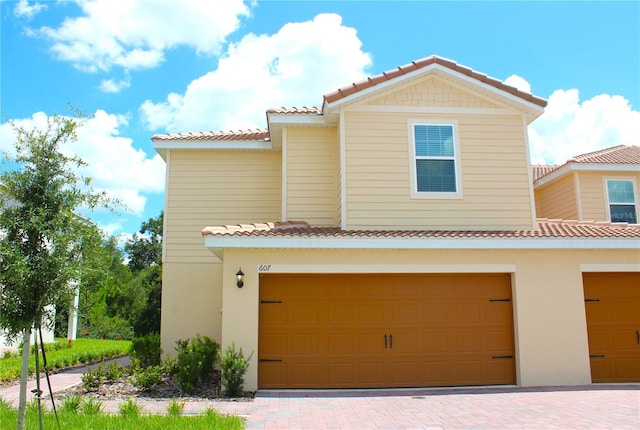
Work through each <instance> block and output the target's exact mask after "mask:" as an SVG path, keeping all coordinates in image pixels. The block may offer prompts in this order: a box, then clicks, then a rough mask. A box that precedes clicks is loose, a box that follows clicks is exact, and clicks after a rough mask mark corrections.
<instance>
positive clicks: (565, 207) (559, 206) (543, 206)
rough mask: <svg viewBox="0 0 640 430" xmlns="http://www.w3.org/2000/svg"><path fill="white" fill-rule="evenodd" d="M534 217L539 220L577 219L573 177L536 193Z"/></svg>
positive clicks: (565, 178)
mask: <svg viewBox="0 0 640 430" xmlns="http://www.w3.org/2000/svg"><path fill="white" fill-rule="evenodd" d="M536 194H537V196H536V215H537V216H538V217H540V218H559V219H578V204H577V201H576V189H575V184H574V176H573V175H567V176H565V177H563V178H562V179H560V180H558V181H554V182H553V183H550V184H549V185H547V186H545V187H543V188H540V189H539V190H537V191H536Z"/></svg>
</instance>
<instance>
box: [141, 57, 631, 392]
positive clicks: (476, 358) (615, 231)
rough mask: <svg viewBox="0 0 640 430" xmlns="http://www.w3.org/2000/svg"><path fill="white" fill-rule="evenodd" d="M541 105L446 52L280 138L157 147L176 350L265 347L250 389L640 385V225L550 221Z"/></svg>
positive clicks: (368, 85)
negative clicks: (181, 345) (536, 132)
mask: <svg viewBox="0 0 640 430" xmlns="http://www.w3.org/2000/svg"><path fill="white" fill-rule="evenodd" d="M545 105H546V101H545V100H543V99H541V98H538V97H536V96H533V95H531V94H528V93H525V92H522V91H519V90H517V89H515V88H513V87H510V86H508V85H505V84H503V83H502V82H501V81H499V80H496V79H494V78H491V77H488V76H486V75H483V74H481V73H478V72H476V71H473V70H471V69H469V68H467V67H464V66H461V65H459V64H457V63H455V62H453V61H450V60H446V59H443V58H441V57H435V56H433V57H428V58H425V59H422V60H419V61H416V62H413V63H411V64H408V65H405V66H402V67H399V68H397V69H394V70H391V71H389V72H386V73H383V74H381V75H377V76H374V77H372V78H369V79H368V80H366V81H363V82H359V83H354V84H352V85H350V86H348V87H345V88H342V89H340V90H338V91H336V92H333V93H330V94H327V95H325V96H324V100H323V104H322V107H321V108H280V109H271V110H268V111H267V125H268V129H267V130H256V131H246V132H244V131H239V132H229V133H223V132H198V133H184V134H183V133H180V134H166V135H155V136H153V137H152V140H153V142H154V144H155V147H156V149H157V151H158V152H159V153H160V154H161V155H162V157H163V158H164V159H165V161H166V165H167V175H166V177H167V179H166V203H165V212H164V214H165V218H164V219H165V227H164V232H165V235H164V244H163V246H164V250H163V270H164V272H163V290H162V325H161V336H162V347H163V349H164V351H166V352H171V351H174V348H175V341H176V340H177V339H185V338H188V337H192V336H194V335H196V334H197V333H200V334H204V335H209V336H212V337H213V338H215V339H216V340H218V341H220V342H221V343H222V344H223V345H224V346H226V345H230V344H232V343H235V345H236V346H237V347H242V349H243V351H244V352H245V354H249V353H251V352H252V351H255V354H254V355H253V358H252V360H251V365H250V367H249V371H248V374H247V379H246V384H245V387H246V389H249V390H254V389H257V388H261V389H268V388H355V387H357V388H366V387H415V386H466V385H495V384H517V385H520V386H535V385H574V384H589V383H591V382H592V381H593V382H598V381H625V382H629V381H640V338H638V337H637V336H639V335H638V330H640V312H638V309H640V293H639V288H638V287H639V286H640V252H639V245H640V226H638V225H631V224H626V223H622V224H612V223H610V222H594V221H604V220H605V219H606V217H605V216H604V213H602V214H601V215H598V218H597V219H594V220H590V221H576V219H577V218H578V216H577V215H573V216H567V217H565V218H570V219H571V220H573V221H562V220H549V219H536V204H535V203H536V194H535V193H538V192H539V188H540V187H541V185H540V180H538V182H537V185H536V191H535V192H534V185H533V177H532V170H533V169H532V167H531V165H530V161H529V153H528V150H529V149H528V148H529V143H528V141H527V126H528V125H529V124H530V123H531V122H532V121H534V120H535V119H536V118H537V117H538V116H540V115H541V114H542V112H543V110H544V107H545ZM636 168H637V166H636ZM562 169H564V167H561V168H559V169H557V170H556V172H559V173H550V174H549V175H548V176H549V177H551V176H553V175H555V174H558V175H561V174H562V171H563V170H562ZM613 170H614V171H615V170H616V169H613ZM618 173H620V172H618ZM613 176H618V175H617V174H616V175H613ZM607 177H609V175H608V174H607ZM543 179H544V178H542V179H541V180H543ZM614 186H616V187H617V186H618V185H617V184H614ZM634 193H635V194H634V199H635V202H637V201H638V195H637V187H635V188H634ZM616 195H617V194H616ZM538 198H539V199H540V198H543V197H538ZM625 198H627V197H625ZM585 199H586V197H583V202H584V200H585ZM609 200H611V199H609ZM546 201H548V202H549V204H551V203H552V199H547V200H546ZM556 201H558V200H556ZM560 203H561V202H559V203H558V204H560ZM610 203H616V204H617V203H618V201H617V200H616V201H614V202H611V201H610ZM625 203H626V202H625ZM541 204H542V203H541ZM544 204H546V203H544ZM613 210H614V211H615V213H618V212H619V210H618V209H617V208H614V209H613ZM544 213H553V214H555V212H553V211H551V212H546V211H545V212H544ZM582 213H583V214H587V212H586V210H583V211H582ZM553 218H556V216H555V215H553ZM292 220H293V221H292ZM206 226H208V227H206ZM201 234H202V236H204V239H203V237H202V236H201ZM237 277H240V278H242V279H241V282H240V281H239V280H238V279H237ZM621 298H622V299H621ZM585 299H586V300H587V301H586V302H585ZM602 308H606V309H605V311H602V310H601V309H602ZM637 343H638V344H637Z"/></svg>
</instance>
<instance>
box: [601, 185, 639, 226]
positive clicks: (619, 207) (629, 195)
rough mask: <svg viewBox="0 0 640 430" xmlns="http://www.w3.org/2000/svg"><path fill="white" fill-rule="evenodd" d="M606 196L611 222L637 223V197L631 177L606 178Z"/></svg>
mask: <svg viewBox="0 0 640 430" xmlns="http://www.w3.org/2000/svg"><path fill="white" fill-rule="evenodd" d="M605 184H606V198H607V210H608V216H609V220H610V221H611V222H628V223H630V224H637V223H638V198H637V194H636V183H635V180H633V179H624V178H607V179H605Z"/></svg>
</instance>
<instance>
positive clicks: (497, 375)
mask: <svg viewBox="0 0 640 430" xmlns="http://www.w3.org/2000/svg"><path fill="white" fill-rule="evenodd" d="M486 369H487V376H486V378H487V381H489V384H492V385H501V384H510V383H511V381H513V379H514V378H515V375H514V364H513V359H509V358H497V359H492V360H491V361H488V362H487V367H486Z"/></svg>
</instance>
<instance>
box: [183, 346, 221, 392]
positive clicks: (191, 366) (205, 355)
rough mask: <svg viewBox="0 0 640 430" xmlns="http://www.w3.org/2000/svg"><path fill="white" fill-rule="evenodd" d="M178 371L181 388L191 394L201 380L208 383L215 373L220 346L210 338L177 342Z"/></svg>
mask: <svg viewBox="0 0 640 430" xmlns="http://www.w3.org/2000/svg"><path fill="white" fill-rule="evenodd" d="M176 344H177V347H176V351H178V370H177V372H176V379H177V380H178V385H180V388H181V389H182V390H183V391H185V392H187V393H190V392H191V391H192V390H193V387H194V386H195V385H196V384H197V383H198V381H199V380H202V381H206V380H208V379H209V378H210V377H211V374H212V373H213V366H214V365H215V363H216V360H217V359H218V351H219V349H220V345H219V344H218V343H217V342H216V341H214V340H212V339H211V338H210V337H208V336H200V335H197V336H196V337H194V338H192V339H189V340H178V341H176Z"/></svg>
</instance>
